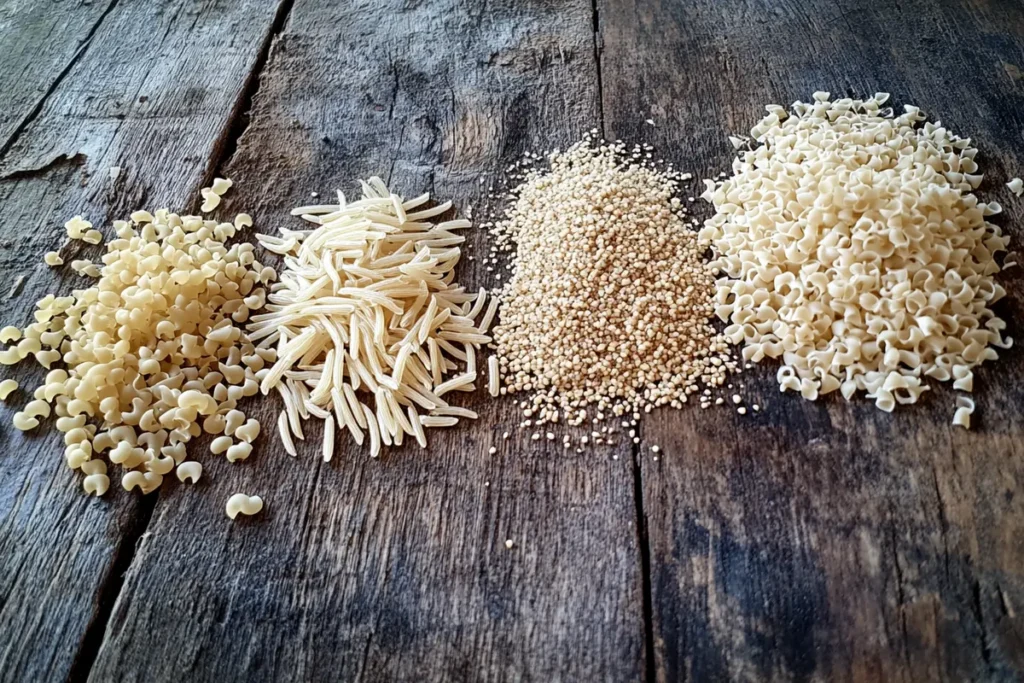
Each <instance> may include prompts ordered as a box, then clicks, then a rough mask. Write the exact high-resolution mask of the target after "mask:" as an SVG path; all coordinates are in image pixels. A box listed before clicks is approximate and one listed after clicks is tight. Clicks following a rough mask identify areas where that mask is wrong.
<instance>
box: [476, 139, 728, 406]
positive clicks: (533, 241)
mask: <svg viewBox="0 0 1024 683" xmlns="http://www.w3.org/2000/svg"><path fill="white" fill-rule="evenodd" d="M650 157H651V153H650V152H649V151H647V148H641V147H636V148H634V149H632V150H627V148H626V147H625V146H624V145H623V144H622V143H614V144H611V143H604V142H599V141H597V140H595V138H594V137H593V134H590V135H587V136H585V137H584V139H583V140H582V141H581V142H579V143H577V144H575V145H573V146H572V147H570V148H569V149H568V150H566V151H565V152H561V153H559V152H555V153H553V154H551V155H550V159H549V160H550V169H547V170H544V169H533V170H529V171H528V172H527V173H526V174H525V179H524V180H523V182H522V184H520V185H519V186H518V187H517V188H516V189H515V190H514V191H513V194H512V196H513V200H514V201H513V204H512V206H511V207H510V208H509V209H508V210H507V212H506V216H505V218H504V219H503V220H502V221H500V222H499V223H498V224H497V226H496V227H495V229H494V230H493V231H492V232H493V233H494V235H495V236H496V243H497V244H496V249H497V250H509V249H511V248H513V247H514V249H515V256H514V265H513V273H514V274H513V277H512V280H511V281H510V282H509V283H508V284H507V285H506V286H505V288H504V290H503V292H502V293H501V297H502V300H503V305H502V308H501V313H500V324H499V325H497V326H495V328H494V338H495V346H496V347H497V353H498V357H499V361H498V362H499V367H500V371H501V374H502V381H503V385H504V386H502V388H501V391H503V392H505V393H517V392H527V393H531V394H532V398H531V399H530V401H529V402H528V403H527V404H526V407H525V414H526V415H527V417H531V418H532V422H533V423H536V424H543V423H546V422H557V421H558V420H559V419H563V418H564V419H565V420H566V421H567V422H569V423H570V424H574V425H576V424H580V423H582V422H583V421H584V420H585V419H587V417H588V414H587V408H588V407H589V406H593V407H594V410H592V411H591V414H590V419H591V421H593V420H594V419H597V420H600V419H601V418H603V417H604V416H605V413H609V414H611V415H616V416H619V415H623V414H624V413H626V412H627V411H630V410H632V411H637V410H640V409H644V410H650V409H651V408H653V407H654V406H659V405H665V404H670V405H672V406H675V407H679V406H680V405H681V404H682V403H685V402H686V401H687V396H688V395H689V394H692V393H694V392H696V391H698V389H699V386H700V385H701V384H704V385H707V386H718V385H721V384H722V383H723V381H724V379H725V377H726V375H727V373H728V372H729V371H730V370H731V369H734V368H735V363H734V362H733V360H732V359H731V358H730V356H729V355H728V349H729V345H728V343H727V342H726V341H725V339H724V338H723V337H722V336H721V334H719V333H718V332H716V331H715V329H714V328H713V327H712V325H711V322H710V320H711V318H712V317H713V314H714V306H713V302H712V295H713V293H714V281H715V278H714V274H713V273H712V271H711V269H710V268H709V267H708V264H707V262H706V259H705V257H704V254H705V252H706V250H707V247H708V245H707V243H705V242H702V241H701V240H700V239H698V237H697V234H696V233H695V232H694V231H693V230H691V229H690V228H689V227H688V226H687V225H686V223H685V219H684V214H685V212H684V209H683V206H682V203H681V202H680V200H679V198H677V197H674V195H675V193H676V190H677V185H678V181H679V179H680V178H681V176H679V175H678V174H674V173H672V172H670V171H667V172H662V171H659V170H657V169H656V168H655V167H654V165H653V163H651V162H650V161H649V159H650Z"/></svg>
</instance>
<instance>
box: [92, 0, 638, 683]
mask: <svg viewBox="0 0 1024 683" xmlns="http://www.w3.org/2000/svg"><path fill="white" fill-rule="evenodd" d="M591 26H592V16H591V6H590V4H589V2H581V1H579V0H575V1H573V2H543V1H537V0H534V1H531V2H527V3H523V2H518V1H517V0H501V1H495V2H489V3H486V5H485V4H484V3H479V4H476V3H463V2H458V1H455V0H448V1H445V2H433V3H426V2H411V1H405V0H362V1H360V2H350V3H335V4H330V5H328V4H327V3H321V2H316V1H314V0H299V1H298V2H296V4H295V6H294V7H293V9H292V12H291V14H290V16H289V20H288V23H287V25H286V26H285V29H284V31H283V33H282V35H281V37H280V39H279V40H278V41H277V42H276V43H275V45H274V48H273V50H272V55H271V59H270V62H269V65H268V67H267V70H266V72H265V74H264V75H263V76H262V78H261V84H260V90H259V92H258V94H257V96H256V98H255V106H254V110H253V113H252V117H251V124H250V126H249V128H248V129H247V130H246V131H245V133H244V135H243V136H242V138H241V141H240V144H239V147H238V152H237V154H236V155H235V156H234V157H233V159H232V160H231V162H230V163H229V164H228V166H227V173H228V175H230V176H231V177H232V178H234V179H235V180H236V182H237V183H238V184H237V185H236V189H237V194H236V195H235V197H234V199H232V200H231V202H230V203H229V206H228V207H227V209H228V210H232V209H233V210H247V211H251V212H252V213H253V215H254V216H255V217H256V220H257V229H258V230H260V231H268V232H269V231H273V229H274V228H275V227H277V226H279V225H295V219H292V218H289V217H288V216H287V210H288V208H289V207H291V206H294V205H296V204H298V203H302V202H304V201H309V199H308V193H309V192H310V191H311V190H316V191H318V192H320V193H321V195H322V196H323V197H328V198H329V197H331V196H332V195H333V190H334V189H335V188H339V187H340V188H342V189H344V190H345V191H346V192H348V193H350V194H351V193H352V192H354V191H355V187H354V186H355V182H354V181H355V179H356V178H359V177H363V176H368V175H370V174H374V173H378V174H382V175H383V177H384V178H385V179H386V180H390V181H391V183H392V186H393V187H394V189H396V190H397V191H400V192H403V193H405V194H406V195H407V196H413V195H416V194H419V193H420V192H422V191H424V190H429V191H431V192H433V193H434V194H435V196H436V197H438V198H440V199H444V198H449V197H450V198H456V199H457V202H458V204H459V207H458V208H459V210H460V212H462V213H465V212H466V211H468V210H469V206H470V205H473V206H474V208H475V211H474V216H476V217H479V216H480V214H481V211H482V204H483V203H484V201H485V199H486V198H485V196H484V195H486V194H487V189H488V186H487V185H486V184H484V185H481V184H480V183H479V182H478V181H479V179H480V178H481V177H482V176H486V177H491V176H492V175H493V174H495V173H496V172H497V171H499V170H500V169H502V168H504V166H505V165H506V164H507V163H509V162H510V161H511V160H514V159H516V158H517V157H519V156H521V155H522V153H523V151H524V150H527V149H544V148H546V147H548V146H551V145H564V144H566V143H568V142H570V141H572V140H574V139H576V138H578V136H579V135H580V134H581V133H582V132H583V131H584V130H586V129H588V128H590V127H591V126H594V125H597V122H598V121H599V114H598V97H597V93H598V88H597V73H596V68H595V63H594V58H593V55H594V44H593V35H592V30H591ZM483 241H484V240H483V235H480V234H474V235H473V238H472V242H473V243H474V244H475V245H477V246H476V247H475V248H473V249H472V251H471V253H476V254H477V255H481V254H483V253H484V252H482V251H481V250H480V247H479V245H480V244H482V243H483ZM479 265H480V262H479V260H478V261H475V262H470V261H468V259H467V260H466V261H464V262H463V263H462V264H460V270H459V279H460V281H461V282H463V283H466V284H469V285H476V286H479V285H489V284H491V283H492V281H491V280H489V279H488V278H489V277H490V275H489V274H487V273H486V271H484V269H483V268H481V267H479ZM464 404H465V405H468V406H471V407H473V408H474V409H476V410H478V411H480V413H481V419H480V420H479V421H478V422H476V423H471V424H463V425H459V427H458V428H457V429H454V430H450V431H447V432H442V431H440V430H435V431H434V433H432V434H431V435H430V437H429V438H430V440H431V443H430V449H429V451H428V452H424V451H421V450H419V449H417V448H416V447H415V446H409V445H406V446H404V447H402V448H394V449H388V450H387V451H386V453H385V455H384V457H383V458H382V459H381V460H379V461H375V460H370V459H369V458H368V457H367V454H366V451H364V450H361V449H358V448H357V447H355V445H354V444H353V443H352V442H351V441H350V440H349V439H348V438H347V437H339V447H338V449H337V453H336V454H335V457H334V460H333V462H331V463H329V464H324V463H322V462H320V460H319V452H320V440H321V438H322V426H321V425H320V424H318V423H317V422H316V421H311V422H308V423H307V428H306V429H307V438H306V441H305V442H304V443H303V444H302V445H301V448H300V454H299V458H298V459H297V460H293V459H291V458H288V457H287V456H286V455H285V453H284V451H283V448H282V447H281V446H280V443H279V441H278V440H277V437H276V435H275V434H273V433H272V432H273V425H274V424H275V418H276V416H277V411H279V410H280V408H281V406H280V401H279V400H278V399H277V397H276V395H275V396H273V397H271V398H269V399H267V400H264V401H261V402H260V403H259V404H258V405H256V404H255V403H252V404H250V406H251V409H252V411H253V414H254V415H257V416H259V417H260V418H261V419H262V421H263V424H264V426H265V427H266V428H269V429H268V433H267V434H265V435H264V436H263V437H261V439H260V441H259V442H258V444H257V447H256V449H255V452H254V454H253V456H252V457H251V458H250V459H249V460H247V461H246V462H245V463H242V464H236V465H229V464H228V463H227V462H225V461H223V459H221V458H213V457H207V458H206V462H207V463H208V464H207V468H206V470H204V479H203V481H201V482H200V484H199V485H198V486H197V487H196V488H195V489H193V488H191V487H170V488H169V489H168V490H167V491H161V494H160V496H161V499H160V501H159V504H158V506H157V508H156V512H155V516H154V519H153V522H152V524H151V525H150V529H149V532H150V533H147V538H146V541H145V542H144V543H143V544H142V545H141V547H140V549H139V552H138V554H137V555H136V557H135V562H134V564H133V566H132V569H131V571H130V572H129V573H128V576H127V578H126V581H125V586H124V591H123V592H122V594H121V597H120V599H119V600H118V602H117V604H116V606H115V609H114V612H113V615H112V617H111V620H110V622H109V628H108V631H107V636H106V639H105V641H104V644H103V647H102V649H101V651H100V653H99V656H98V658H97V662H96V667H95V668H94V670H93V672H92V679H93V680H97V681H112V680H136V681H145V680H167V679H169V678H187V679H189V680H218V679H234V680H237V679H240V678H244V679H246V680H332V681H333V680H366V681H390V680H467V681H468V680H472V681H477V680H597V679H613V680H636V679H639V678H640V677H641V676H642V674H643V671H644V661H643V653H644V648H643V643H644V621H643V613H642V604H643V601H642V593H641V573H640V562H639V552H638V546H637V533H636V526H635V510H634V498H633V476H632V463H631V460H630V458H629V453H630V450H629V448H628V447H626V446H625V445H622V446H619V447H618V448H617V449H616V450H613V451H607V452H604V453H602V454H600V455H588V456H585V457H578V456H575V455H574V454H571V455H565V454H564V453H563V451H562V449H561V447H560V444H555V443H549V442H547V441H546V440H541V441H540V442H536V441H532V440H530V439H529V432H522V433H520V432H518V430H517V429H516V425H517V424H518V422H519V420H520V419H521V415H520V413H519V411H518V410H517V409H516V408H515V407H514V406H513V404H512V402H511V401H510V400H501V401H492V400H489V399H488V398H486V397H485V396H484V395H483V392H481V393H479V394H477V395H474V396H467V397H466V399H465V401H464ZM505 430H508V431H511V432H513V433H515V436H514V437H513V438H510V439H509V440H507V441H506V440H504V439H503V438H502V436H501V435H502V433H503V432H504V431H505ZM491 445H494V446H496V447H497V448H498V449H499V450H498V452H497V453H496V454H494V455H488V448H489V447H490V446H491ZM613 457H614V459H613ZM237 491H245V492H248V493H256V494H259V495H261V496H263V498H264V500H265V501H266V507H265V509H264V512H263V513H262V514H261V515H260V516H259V517H257V518H253V519H246V520H238V521H235V522H232V521H230V520H229V519H228V518H227V517H226V516H225V514H224V509H223V506H224V502H225V501H226V499H227V497H228V496H229V495H230V494H232V493H235V492H237ZM506 539H511V540H513V542H514V547H513V548H512V549H511V550H508V549H506V547H505V541H506Z"/></svg>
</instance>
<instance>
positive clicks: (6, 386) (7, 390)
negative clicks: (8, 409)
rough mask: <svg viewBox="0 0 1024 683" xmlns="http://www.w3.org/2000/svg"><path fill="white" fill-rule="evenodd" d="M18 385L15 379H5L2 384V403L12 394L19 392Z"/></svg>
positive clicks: (0, 385)
mask: <svg viewBox="0 0 1024 683" xmlns="http://www.w3.org/2000/svg"><path fill="white" fill-rule="evenodd" d="M17 388H18V383H17V382H16V381H15V380H13V379H5V380H3V381H2V382H0V401H6V400H7V397H8V396H10V395H11V393H12V392H14V391H15V390H17Z"/></svg>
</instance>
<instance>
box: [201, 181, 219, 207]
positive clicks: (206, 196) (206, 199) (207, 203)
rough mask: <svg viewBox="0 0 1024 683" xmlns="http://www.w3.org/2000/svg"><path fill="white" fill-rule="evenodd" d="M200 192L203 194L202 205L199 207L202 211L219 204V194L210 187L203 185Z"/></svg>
mask: <svg viewBox="0 0 1024 683" xmlns="http://www.w3.org/2000/svg"><path fill="white" fill-rule="evenodd" d="M200 194H202V195H203V205H202V206H201V207H200V210H201V211H202V212H203V213H209V212H211V211H213V210H214V209H216V208H217V207H218V206H220V195H219V194H217V193H216V192H214V191H213V190H211V189H210V188H208V187H204V188H203V189H202V190H200Z"/></svg>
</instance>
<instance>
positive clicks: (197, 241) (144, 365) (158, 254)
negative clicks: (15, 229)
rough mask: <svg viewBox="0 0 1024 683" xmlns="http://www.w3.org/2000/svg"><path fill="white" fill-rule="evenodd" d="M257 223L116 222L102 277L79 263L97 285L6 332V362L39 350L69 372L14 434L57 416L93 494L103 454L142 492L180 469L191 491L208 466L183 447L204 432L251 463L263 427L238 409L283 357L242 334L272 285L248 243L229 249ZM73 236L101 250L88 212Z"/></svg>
mask: <svg viewBox="0 0 1024 683" xmlns="http://www.w3.org/2000/svg"><path fill="white" fill-rule="evenodd" d="M225 184H226V185H230V182H229V181H221V182H220V184H219V185H217V187H219V188H221V191H224V190H226V189H227V187H226V186H225ZM251 224H252V219H251V218H250V217H249V216H247V215H246V214H239V216H238V217H237V218H236V219H235V222H234V224H231V223H218V222H216V221H213V220H203V219H202V218H201V217H198V216H179V215H178V214H174V213H170V212H169V211H168V210H167V209H160V210H159V211H157V212H156V213H155V214H150V213H149V212H148V211H136V212H135V213H133V214H132V215H131V222H130V223H129V222H127V221H114V224H113V227H114V231H115V232H116V234H117V237H116V239H113V240H111V241H110V242H108V243H107V245H106V249H107V253H106V254H105V255H104V256H103V259H102V260H103V264H102V267H100V265H98V264H94V263H90V262H88V261H75V263H76V264H79V265H78V267H77V268H76V270H77V271H78V272H79V273H80V274H82V275H85V276H90V277H96V278H98V280H97V282H96V284H95V285H94V286H92V287H88V288H86V289H76V290H74V291H73V292H72V293H71V295H70V296H62V297H58V296H53V295H49V296H46V297H44V298H43V299H42V300H41V301H39V302H38V304H37V307H38V310H37V311H36V312H35V319H36V322H34V323H32V324H31V325H29V326H28V327H26V328H25V329H24V330H20V329H18V328H14V327H7V328H4V330H3V332H2V334H0V336H2V338H3V341H17V344H16V345H15V346H12V347H10V348H9V349H7V350H6V351H3V352H0V362H2V363H4V364H7V365H12V364H14V363H17V362H18V361H20V360H21V359H23V358H26V357H27V356H28V355H30V354H31V355H34V356H35V358H36V360H37V361H38V362H39V363H40V364H42V365H43V366H44V367H46V368H49V367H50V364H51V363H53V362H56V361H63V363H64V364H65V366H66V368H67V369H66V370H65V369H54V370H51V371H50V372H49V374H48V375H47V376H46V381H45V383H44V384H43V385H42V386H40V387H39V388H37V389H36V390H35V392H34V399H33V400H32V401H30V402H29V403H28V404H27V405H26V406H25V407H24V409H23V410H22V411H20V412H18V413H16V414H15V416H14V424H15V426H16V427H18V428H19V429H23V430H27V429H33V428H35V427H36V426H38V425H39V420H40V418H45V417H48V416H49V415H50V413H51V410H52V411H53V412H54V413H56V415H57V420H56V427H57V429H58V430H60V431H61V432H63V433H64V443H65V444H66V446H67V448H66V450H65V457H66V459H67V463H68V465H69V466H70V467H71V468H72V469H76V470H81V471H82V473H83V474H84V475H85V478H84V480H83V482H82V486H83V487H84V488H85V490H86V491H87V492H89V493H93V494H95V495H103V494H104V493H105V492H106V491H107V489H108V488H109V485H110V480H109V478H108V473H107V463H106V461H104V460H103V459H101V458H100V457H98V456H99V455H100V454H101V453H103V452H107V458H108V459H109V461H110V462H111V463H114V464H117V465H120V466H121V469H122V470H123V475H122V477H121V483H122V485H123V486H124V488H125V489H128V490H131V489H133V488H138V489H140V490H141V491H142V492H143V493H150V492H152V491H154V490H155V489H156V488H157V487H159V486H160V484H161V483H162V481H163V477H164V476H165V475H167V474H168V473H170V472H171V471H172V470H174V469H175V468H177V475H178V478H179V479H181V480H182V481H184V480H186V479H189V480H191V481H193V482H194V481H195V480H197V479H198V478H199V475H200V473H201V472H202V466H201V465H200V464H199V463H198V462H185V459H186V457H187V453H186V444H187V443H188V442H189V441H190V440H191V439H192V438H194V437H196V436H199V435H200V434H201V433H202V432H204V431H205V432H207V433H210V434H215V435H220V436H218V437H217V438H216V439H214V441H213V445H212V450H213V452H214V453H225V454H226V456H227V458H228V460H231V461H236V460H244V459H245V458H247V457H248V456H249V453H250V451H251V450H252V445H251V444H252V442H253V440H255V438H256V437H257V435H258V434H259V431H260V425H259V423H258V422H257V421H255V420H251V419H250V420H246V417H245V415H244V414H243V413H242V412H241V411H239V410H237V409H236V403H237V402H238V401H239V400H240V399H241V398H242V397H243V396H251V395H253V394H255V393H256V392H257V391H258V388H259V384H258V378H259V377H260V376H261V372H263V370H261V369H262V368H263V366H264V363H266V362H268V361H269V362H273V361H274V360H275V358H276V356H275V354H274V351H273V350H272V349H269V350H267V349H257V348H256V347H255V346H254V345H253V344H252V343H251V342H250V341H249V340H248V338H247V337H246V335H245V332H244V331H243V330H242V329H241V328H240V327H239V326H238V325H236V323H243V322H245V321H246V320H247V319H248V317H249V312H250V311H252V310H256V309H259V308H261V307H262V306H263V303H264V298H265V291H264V289H263V286H264V285H266V284H268V283H269V282H270V281H271V280H273V279H274V278H275V274H274V271H273V269H271V268H267V267H263V266H262V265H261V264H260V263H258V262H257V261H256V260H255V258H254V256H253V246H252V245H251V244H240V245H235V246H231V247H230V248H229V247H227V246H226V245H225V242H226V241H227V240H228V239H230V238H231V237H232V236H233V235H234V234H235V232H236V230H238V229H239V228H241V227H244V226H248V225H251ZM66 227H67V230H68V235H69V237H70V238H71V239H84V240H86V241H88V242H90V243H93V244H99V243H100V242H101V241H102V233H100V231H99V230H94V229H92V226H91V225H90V224H89V223H88V222H87V221H85V220H83V219H82V218H81V217H80V216H76V217H75V218H73V219H72V220H71V221H69V222H68V223H67V226H66ZM52 260H53V259H49V260H48V261H52ZM14 386H16V385H14ZM12 388H13V387H12Z"/></svg>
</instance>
